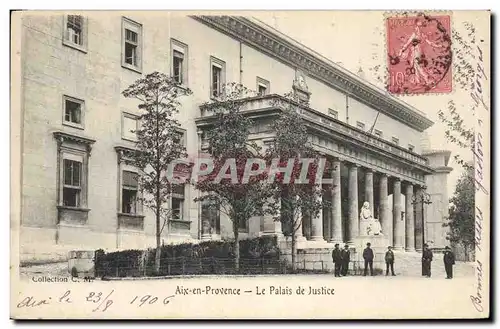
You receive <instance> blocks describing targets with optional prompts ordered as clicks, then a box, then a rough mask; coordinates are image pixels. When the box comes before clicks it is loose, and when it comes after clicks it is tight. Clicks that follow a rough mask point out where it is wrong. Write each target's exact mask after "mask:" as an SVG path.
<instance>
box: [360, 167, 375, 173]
mask: <svg viewBox="0 0 500 329" xmlns="http://www.w3.org/2000/svg"><path fill="white" fill-rule="evenodd" d="M363 168H365V172H366V173H372V174H373V173H374V172H376V170H375V169H373V168H370V167H363Z"/></svg>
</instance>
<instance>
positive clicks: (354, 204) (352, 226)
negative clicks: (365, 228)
mask: <svg viewBox="0 0 500 329" xmlns="http://www.w3.org/2000/svg"><path fill="white" fill-rule="evenodd" d="M358 206H359V204H358V166H357V165H356V164H352V165H350V167H349V242H350V243H352V242H354V239H355V238H357V237H358V235H359V218H358V217H359V216H358Z"/></svg>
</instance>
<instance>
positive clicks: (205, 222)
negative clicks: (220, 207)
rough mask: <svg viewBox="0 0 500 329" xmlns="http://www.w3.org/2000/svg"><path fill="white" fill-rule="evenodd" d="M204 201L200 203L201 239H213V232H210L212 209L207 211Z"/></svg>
mask: <svg viewBox="0 0 500 329" xmlns="http://www.w3.org/2000/svg"><path fill="white" fill-rule="evenodd" d="M203 206H204V205H203V202H202V203H201V205H200V209H201V211H200V216H201V240H211V239H212V234H211V233H210V226H211V225H212V224H211V223H210V214H211V211H207V210H206V209H207V208H205V209H204V208H203Z"/></svg>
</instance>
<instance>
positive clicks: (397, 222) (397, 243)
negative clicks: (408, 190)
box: [392, 178, 404, 250]
mask: <svg viewBox="0 0 500 329" xmlns="http://www.w3.org/2000/svg"><path fill="white" fill-rule="evenodd" d="M393 191H394V192H393V197H392V209H393V210H392V220H393V225H394V226H393V241H394V242H393V243H394V249H396V250H402V249H404V233H403V230H404V228H403V223H402V221H401V181H400V180H399V178H396V180H395V181H394V189H393Z"/></svg>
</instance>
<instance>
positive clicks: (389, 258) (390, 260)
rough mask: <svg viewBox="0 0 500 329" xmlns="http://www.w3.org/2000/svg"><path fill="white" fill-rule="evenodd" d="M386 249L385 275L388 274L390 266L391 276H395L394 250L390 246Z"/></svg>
mask: <svg viewBox="0 0 500 329" xmlns="http://www.w3.org/2000/svg"><path fill="white" fill-rule="evenodd" d="M387 249H388V250H387V252H386V253H385V276H388V275H389V266H390V267H391V273H392V276H396V274H394V252H393V251H392V248H391V246H389V247H387Z"/></svg>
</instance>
